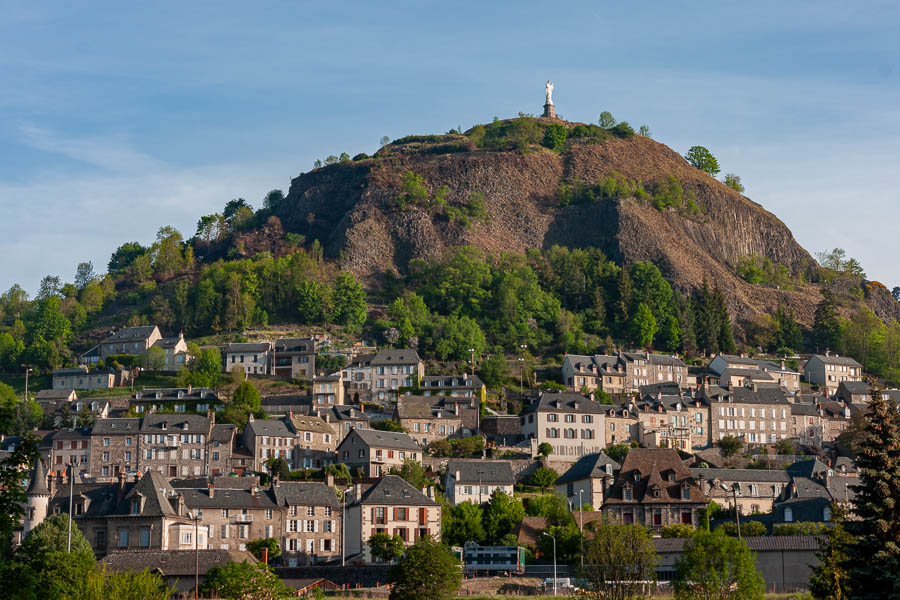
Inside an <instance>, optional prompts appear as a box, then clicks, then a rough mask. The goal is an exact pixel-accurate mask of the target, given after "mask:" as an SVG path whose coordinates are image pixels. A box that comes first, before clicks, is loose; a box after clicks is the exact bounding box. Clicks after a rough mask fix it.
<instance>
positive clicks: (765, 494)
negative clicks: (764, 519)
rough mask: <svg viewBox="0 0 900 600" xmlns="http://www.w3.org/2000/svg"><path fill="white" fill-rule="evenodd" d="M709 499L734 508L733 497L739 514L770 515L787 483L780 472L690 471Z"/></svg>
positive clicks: (705, 469) (703, 469) (786, 478)
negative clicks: (739, 509)
mask: <svg viewBox="0 0 900 600" xmlns="http://www.w3.org/2000/svg"><path fill="white" fill-rule="evenodd" d="M690 471H691V473H692V474H693V476H694V477H696V478H697V481H698V483H699V485H700V488H701V489H702V490H703V493H704V494H706V497H707V498H709V499H710V500H714V501H715V502H716V503H718V504H719V505H720V506H724V507H726V508H733V507H734V502H735V497H737V504H738V506H740V508H741V514H742V515H750V514H754V513H768V512H772V508H773V507H774V506H775V500H776V499H777V498H778V497H779V496H780V495H781V493H782V492H783V491H784V488H785V487H786V486H787V485H788V483H790V480H791V478H790V476H789V475H788V473H787V472H786V471H784V470H783V469H775V470H768V469H708V468H700V469H698V468H695V469H691V470H690Z"/></svg>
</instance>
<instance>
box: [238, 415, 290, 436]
mask: <svg viewBox="0 0 900 600" xmlns="http://www.w3.org/2000/svg"><path fill="white" fill-rule="evenodd" d="M246 429H249V430H250V433H252V434H253V435H265V436H275V437H294V436H295V435H296V434H294V432H293V431H291V430H290V429H289V428H288V426H287V423H285V422H284V421H282V420H275V419H254V420H253V421H249V422H248V423H247V427H246Z"/></svg>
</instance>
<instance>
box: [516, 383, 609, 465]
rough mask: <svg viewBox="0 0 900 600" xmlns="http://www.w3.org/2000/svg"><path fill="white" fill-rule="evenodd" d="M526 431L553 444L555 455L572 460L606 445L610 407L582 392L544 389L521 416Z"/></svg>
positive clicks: (532, 436)
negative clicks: (547, 390) (545, 390)
mask: <svg viewBox="0 0 900 600" xmlns="http://www.w3.org/2000/svg"><path fill="white" fill-rule="evenodd" d="M520 419H521V423H522V433H523V434H524V435H525V436H526V437H529V438H533V439H536V440H537V443H538V445H540V444H542V443H544V442H546V443H548V444H550V445H551V446H553V457H554V459H558V460H571V461H573V462H574V460H575V457H581V456H584V455H585V454H591V453H594V452H600V451H601V450H603V448H605V447H606V430H605V429H606V428H605V423H606V407H605V406H603V405H602V404H600V403H599V402H595V401H594V400H590V399H588V398H586V397H585V396H582V395H581V394H574V393H571V392H553V393H551V392H542V393H541V395H540V396H539V397H538V399H537V400H535V402H534V403H533V404H532V405H531V406H530V407H529V408H528V410H527V411H526V412H525V413H524V414H523V415H522V416H521V417H520Z"/></svg>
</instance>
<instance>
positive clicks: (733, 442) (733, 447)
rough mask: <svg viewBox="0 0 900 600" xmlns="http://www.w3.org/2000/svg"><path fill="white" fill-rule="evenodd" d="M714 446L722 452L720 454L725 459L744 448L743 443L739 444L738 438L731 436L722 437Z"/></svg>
mask: <svg viewBox="0 0 900 600" xmlns="http://www.w3.org/2000/svg"><path fill="white" fill-rule="evenodd" d="M716 445H717V446H718V447H719V448H720V449H721V450H722V454H724V455H725V457H726V458H728V457H731V456H734V455H735V454H737V453H738V452H740V451H741V449H742V448H743V447H744V443H743V442H741V440H740V438H738V437H735V436H733V435H726V436H724V437H722V438H721V439H720V440H719V441H718V442H716Z"/></svg>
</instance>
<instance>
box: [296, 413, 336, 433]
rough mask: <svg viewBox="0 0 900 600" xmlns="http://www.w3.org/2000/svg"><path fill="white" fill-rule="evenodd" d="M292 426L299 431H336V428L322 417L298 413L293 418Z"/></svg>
mask: <svg viewBox="0 0 900 600" xmlns="http://www.w3.org/2000/svg"><path fill="white" fill-rule="evenodd" d="M291 426H292V427H293V428H294V429H296V430H297V431H314V432H318V433H334V428H333V427H332V426H331V425H329V424H328V423H326V422H325V419H323V418H322V417H316V416H310V415H304V414H302V413H297V414H295V415H294V416H293V418H292V419H291Z"/></svg>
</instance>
